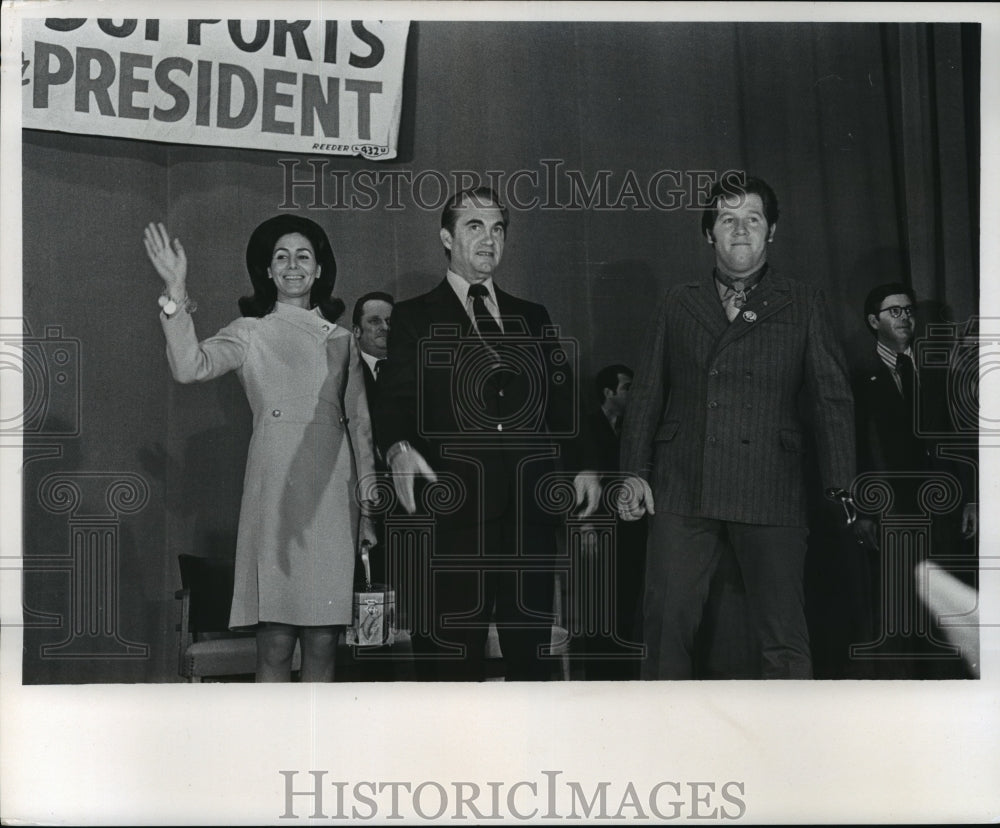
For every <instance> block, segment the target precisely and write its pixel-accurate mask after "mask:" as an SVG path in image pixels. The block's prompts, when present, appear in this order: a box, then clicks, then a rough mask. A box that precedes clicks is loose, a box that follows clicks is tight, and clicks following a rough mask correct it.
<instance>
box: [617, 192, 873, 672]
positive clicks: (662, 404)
mask: <svg viewBox="0 0 1000 828" xmlns="http://www.w3.org/2000/svg"><path fill="white" fill-rule="evenodd" d="M709 203H710V205H711V206H710V207H709V208H708V209H706V210H705V212H704V214H703V216H702V231H703V233H704V237H705V241H706V243H707V244H708V245H710V246H711V247H712V249H713V250H714V253H715V268H714V270H713V271H711V272H705V273H704V275H703V276H702V277H701V278H698V279H695V280H694V281H690V282H686V283H683V284H680V285H677V286H675V287H673V288H671V289H670V290H669V291H668V292H667V295H666V297H665V299H664V301H663V303H662V305H661V306H660V308H659V310H658V312H657V316H656V318H655V320H654V322H653V324H652V325H651V327H650V335H649V337H648V340H647V342H646V345H645V347H644V349H643V351H642V354H643V360H642V363H641V365H640V368H639V370H638V372H637V373H636V377H635V380H634V382H633V383H632V389H631V391H630V400H629V413H628V416H627V417H626V419H625V428H624V433H623V435H622V469H623V471H626V472H629V473H630V474H632V475H633V477H632V478H631V479H630V481H629V484H628V486H627V490H629V492H630V494H629V496H627V497H624V498H623V499H622V501H621V504H620V514H621V516H622V517H623V518H625V519H637V518H639V517H641V516H643V515H645V514H649V515H650V516H651V517H650V527H649V541H648V545H647V556H646V588H645V597H644V604H643V612H644V640H645V644H646V647H647V657H646V662H645V663H644V665H643V677H644V678H672V679H683V678H690V677H691V676H692V669H693V665H692V658H693V655H694V642H695V636H696V633H697V631H698V627H699V624H700V622H701V619H702V614H703V607H704V604H705V600H706V597H707V595H708V592H709V585H710V581H711V576H712V572H713V570H714V569H715V567H716V565H717V563H718V561H719V558H720V554H721V545H722V544H723V543H726V542H728V543H729V544H730V545H731V547H732V549H733V552H734V554H735V556H736V558H737V560H738V562H739V566H740V570H741V573H742V575H743V581H744V585H745V588H746V600H747V607H748V610H749V615H750V620H751V623H752V625H753V627H754V629H755V631H756V634H757V637H758V640H759V642H760V647H761V654H760V655H761V658H760V664H761V674H762V676H763V677H764V678H809V677H810V676H811V674H812V668H811V657H810V650H809V639H808V632H807V629H806V619H805V613H804V607H803V603H804V598H803V575H804V562H805V555H806V538H807V535H808V529H807V523H806V490H805V483H804V465H805V463H806V462H813V463H818V466H819V471H820V475H821V478H822V480H823V481H824V486H825V487H827V488H828V491H830V493H831V495H833V493H836V496H837V497H840V498H844V497H846V494H845V491H844V490H845V489H846V488H847V487H849V486H850V484H851V481H852V480H853V478H854V459H855V458H854V411H853V401H852V398H851V388H850V383H849V380H848V376H847V371H846V368H845V363H844V358H843V355H842V353H841V349H840V347H839V345H838V343H837V340H836V338H835V337H834V335H833V332H832V330H831V328H830V324H829V321H828V319H827V312H826V307H825V302H824V299H823V295H822V293H821V292H820V291H819V290H817V289H816V288H814V287H811V286H809V285H805V284H803V283H801V282H796V281H793V280H791V279H787V278H784V277H782V276H780V275H778V273H776V272H775V271H774V270H773V269H772V268H770V267H769V265H768V262H767V250H768V245H770V244H771V242H772V241H773V239H774V234H775V230H776V229H777V222H778V202H777V198H776V197H775V195H774V192H773V190H772V189H771V188H770V186H768V185H767V183H765V182H764V181H762V180H760V179H754V178H747V179H746V180H745V181H739V180H737V179H735V178H731V177H729V178H727V177H724V178H723V179H721V180H720V181H719V182H718V183H717V184H716V185H715V187H714V188H713V189H712V191H711V193H710V200H709ZM706 271H707V268H706ZM800 398H803V400H802V401H803V402H805V403H806V404H807V406H808V412H809V414H810V415H811V416H810V421H811V429H812V436H813V438H814V442H815V446H816V452H817V456H816V457H815V458H808V457H807V455H806V450H807V446H808V444H809V441H808V440H807V434H806V428H807V426H806V424H805V422H803V420H802V418H801V417H800V413H799V409H798V403H799V401H800ZM836 508H839V506H838V507H836Z"/></svg>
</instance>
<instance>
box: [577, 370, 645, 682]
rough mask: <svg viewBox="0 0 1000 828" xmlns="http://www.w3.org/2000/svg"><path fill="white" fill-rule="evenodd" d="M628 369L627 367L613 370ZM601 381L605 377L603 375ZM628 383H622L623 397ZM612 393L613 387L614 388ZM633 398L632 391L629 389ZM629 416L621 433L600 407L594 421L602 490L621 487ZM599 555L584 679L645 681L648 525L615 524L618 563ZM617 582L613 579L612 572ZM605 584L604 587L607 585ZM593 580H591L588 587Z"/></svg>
mask: <svg viewBox="0 0 1000 828" xmlns="http://www.w3.org/2000/svg"><path fill="white" fill-rule="evenodd" d="M611 367H613V368H615V367H617V368H625V366H611ZM625 371H627V373H625V372H624V371H618V372H616V373H617V374H618V380H617V381H622V380H624V379H625V378H627V380H628V383H629V384H630V383H631V379H632V371H631V370H630V369H625ZM599 376H600V375H599ZM623 385H625V383H624V382H623V381H622V382H620V384H619V386H618V389H615V390H616V392H617V393H619V394H621V393H622V391H621V390H620V389H621V388H622V386H623ZM608 388H609V390H611V387H610V386H608ZM625 393H627V387H626V388H625ZM624 416H625V413H624V411H623V412H622V413H620V414H619V415H618V417H617V420H616V425H617V426H618V428H615V427H614V426H612V424H611V421H610V420H609V419H608V415H607V414H606V413H605V411H604V410H603V409H602V408H601V407H596V406H595V407H594V408H593V409H592V410H591V411H590V413H589V416H588V428H587V434H588V436H589V438H590V440H591V441H592V445H593V448H594V455H593V459H594V460H595V462H596V463H597V468H598V470H599V471H600V472H601V473H602V477H601V482H602V485H604V486H607V485H609V484H610V485H620V481H621V474H620V470H621V467H620V461H619V449H620V447H621V430H620V427H621V422H622V419H623V418H624ZM600 554H601V553H600V551H599V550H590V551H589V552H587V553H586V560H585V562H581V565H584V566H587V565H589V566H590V567H591V568H593V569H596V571H595V572H593V573H590V574H592V575H593V576H594V577H593V579H592V581H593V582H594V583H595V584H596V586H597V589H596V590H594V593H593V595H592V596H591V597H593V598H594V599H595V600H593V601H589V602H583V603H584V606H585V607H586V609H587V612H588V614H589V616H590V617H589V618H584V619H580V620H581V622H582V623H583V624H584V625H585V629H584V631H583V635H582V636H581V638H580V645H581V646H580V650H581V652H582V654H583V655H584V661H583V668H584V675H585V677H586V678H587V679H589V680H595V681H615V680H627V679H637V678H639V668H640V664H641V650H639V649H638V648H639V645H640V644H641V642H642V583H643V576H644V573H645V566H646V519H645V518H643V519H642V520H639V521H636V522H631V521H624V520H621V519H616V520H615V544H614V548H613V549H612V550H611V554H612V556H613V560H612V561H611V562H610V564H611V565H610V567H608V562H606V561H604V560H603V559H601V558H600V557H599V555H600ZM609 571H610V572H612V573H613V578H612V579H609V578H608V577H607V574H608V572H609ZM602 579H603V581H602ZM589 580H591V579H588V581H589ZM609 621H610V622H611V624H612V627H611V629H610V630H601V629H600V628H599V625H603V624H606V623H607V622H609Z"/></svg>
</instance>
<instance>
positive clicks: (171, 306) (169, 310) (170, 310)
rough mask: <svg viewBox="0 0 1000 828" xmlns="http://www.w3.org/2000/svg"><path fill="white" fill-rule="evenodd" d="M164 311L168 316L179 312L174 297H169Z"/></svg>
mask: <svg viewBox="0 0 1000 828" xmlns="http://www.w3.org/2000/svg"><path fill="white" fill-rule="evenodd" d="M163 312H164V313H165V314H166V315H167V316H173V315H174V314H175V313H177V303H176V302H175V301H174V300H173V299H168V300H167V303H166V304H165V305H164V306H163Z"/></svg>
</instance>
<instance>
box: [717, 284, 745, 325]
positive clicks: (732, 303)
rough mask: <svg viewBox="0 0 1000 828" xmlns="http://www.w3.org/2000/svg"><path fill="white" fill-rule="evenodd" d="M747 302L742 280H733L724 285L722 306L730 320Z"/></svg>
mask: <svg viewBox="0 0 1000 828" xmlns="http://www.w3.org/2000/svg"><path fill="white" fill-rule="evenodd" d="M746 303H747V292H746V288H745V286H744V283H743V282H733V283H732V284H731V285H726V292H725V294H724V295H723V297H722V307H723V308H724V309H725V311H726V317H727V318H728V319H729V321H730V322H732V321H733V320H734V319H735V318H736V316H737V314H739V312H740V308H742V307H743V306H744V305H745V304H746Z"/></svg>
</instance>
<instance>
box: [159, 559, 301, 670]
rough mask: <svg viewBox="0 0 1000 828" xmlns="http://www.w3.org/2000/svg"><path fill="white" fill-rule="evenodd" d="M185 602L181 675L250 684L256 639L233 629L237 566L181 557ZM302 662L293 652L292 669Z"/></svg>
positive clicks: (180, 630) (181, 597)
mask: <svg viewBox="0 0 1000 828" xmlns="http://www.w3.org/2000/svg"><path fill="white" fill-rule="evenodd" d="M177 558H178V562H179V564H180V570H181V588H180V589H179V590H178V591H177V592H176V593H175V596H174V597H176V598H177V599H178V600H180V602H181V620H180V623H179V624H178V625H177V630H178V633H179V641H178V655H177V671H178V672H179V673H180V675H181V676H182V677H184V678H185V679H187V680H188V681H192V682H198V681H202V679H213V678H214V679H219V678H222V677H230V678H237V680H239V679H242V680H244V681H252V680H253V677H254V674H255V673H256V670H257V640H256V638H255V637H254V633H253V632H233V631H232V630H230V629H229V608H230V604H231V602H232V598H233V562H232V561H231V560H228V559H225V558H202V557H199V556H197V555H178V556H177ZM300 662H301V657H300V653H299V647H298V645H296V647H295V655H294V657H293V661H292V669H293V670H298V669H299V666H300Z"/></svg>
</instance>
